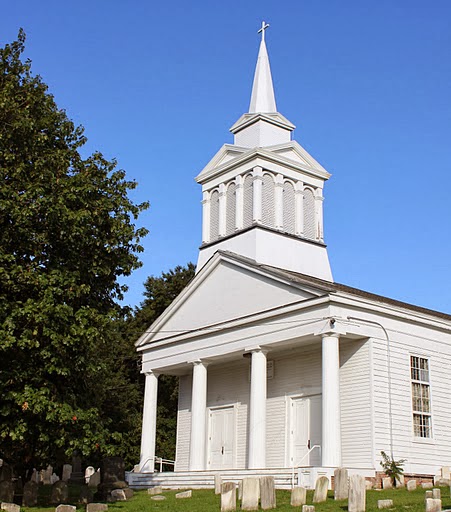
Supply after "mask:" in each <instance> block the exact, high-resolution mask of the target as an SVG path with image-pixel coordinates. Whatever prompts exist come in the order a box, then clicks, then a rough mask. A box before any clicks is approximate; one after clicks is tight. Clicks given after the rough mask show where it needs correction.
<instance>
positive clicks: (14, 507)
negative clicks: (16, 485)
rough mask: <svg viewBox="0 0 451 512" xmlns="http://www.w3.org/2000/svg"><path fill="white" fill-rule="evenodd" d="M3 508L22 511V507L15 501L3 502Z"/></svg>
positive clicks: (10, 511)
mask: <svg viewBox="0 0 451 512" xmlns="http://www.w3.org/2000/svg"><path fill="white" fill-rule="evenodd" d="M1 510H6V512H20V507H19V505H16V504H15V503H2V504H1Z"/></svg>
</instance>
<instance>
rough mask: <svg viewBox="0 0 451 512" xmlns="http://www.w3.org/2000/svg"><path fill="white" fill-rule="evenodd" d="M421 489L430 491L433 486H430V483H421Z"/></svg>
mask: <svg viewBox="0 0 451 512" xmlns="http://www.w3.org/2000/svg"><path fill="white" fill-rule="evenodd" d="M421 487H422V488H423V489H432V488H433V487H434V486H433V485H432V483H431V482H423V483H422V484H421Z"/></svg>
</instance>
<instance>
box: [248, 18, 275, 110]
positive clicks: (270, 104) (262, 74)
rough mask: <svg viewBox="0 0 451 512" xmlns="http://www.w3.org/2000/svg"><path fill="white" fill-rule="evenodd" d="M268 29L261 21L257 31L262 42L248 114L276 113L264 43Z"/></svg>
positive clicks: (267, 25)
mask: <svg viewBox="0 0 451 512" xmlns="http://www.w3.org/2000/svg"><path fill="white" fill-rule="evenodd" d="M268 27H269V24H267V23H265V22H264V21H263V22H262V27H261V29H260V30H259V31H258V32H259V33H261V35H262V40H261V43H260V50H259V52H258V59H257V66H256V68H255V75H254V84H253V86H252V95H251V104H250V106H249V113H250V114H254V113H270V112H277V107H276V98H275V96H274V87H273V85H272V77H271V68H270V66H269V57H268V51H267V50H266V43H265V30H266V29H267V28H268Z"/></svg>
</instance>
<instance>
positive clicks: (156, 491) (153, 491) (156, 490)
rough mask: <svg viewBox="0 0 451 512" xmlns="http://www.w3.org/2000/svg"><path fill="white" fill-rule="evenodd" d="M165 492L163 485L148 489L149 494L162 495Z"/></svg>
mask: <svg viewBox="0 0 451 512" xmlns="http://www.w3.org/2000/svg"><path fill="white" fill-rule="evenodd" d="M162 492H163V487H161V485H155V486H154V487H149V489H147V494H152V495H154V494H161V493H162Z"/></svg>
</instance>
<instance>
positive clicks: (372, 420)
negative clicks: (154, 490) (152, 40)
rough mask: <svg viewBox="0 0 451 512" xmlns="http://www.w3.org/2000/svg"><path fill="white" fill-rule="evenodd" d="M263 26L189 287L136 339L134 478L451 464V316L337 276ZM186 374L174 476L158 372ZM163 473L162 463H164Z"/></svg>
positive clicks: (205, 177) (370, 472)
mask: <svg viewBox="0 0 451 512" xmlns="http://www.w3.org/2000/svg"><path fill="white" fill-rule="evenodd" d="M265 28H266V26H262V30H261V34H262V40H261V44H260V50H259V54H258V61H257V66H256V70H255V76H254V83H253V88H252V95H251V101H250V107H249V112H248V113H246V114H243V115H242V116H241V117H240V119H238V121H237V122H236V123H235V124H234V125H233V126H232V128H231V132H232V133H233V135H234V143H233V144H224V146H222V148H221V149H220V150H219V151H218V152H217V153H216V155H215V156H214V157H213V159H212V160H211V161H210V162H209V163H208V165H207V166H206V167H205V168H204V169H203V170H202V171H201V172H200V174H199V175H198V176H197V178H196V180H197V182H198V183H199V184H200V185H202V193H203V200H202V208H203V221H202V245H201V247H200V252H199V259H198V265H197V273H196V276H195V278H194V279H193V280H192V281H191V283H190V284H189V285H188V286H187V287H186V288H185V290H184V291H183V292H182V293H181V294H180V295H179V296H178V297H177V299H176V300H175V301H174V302H173V303H172V304H171V306H169V308H168V309H167V310H166V311H165V312H164V313H163V314H162V315H161V316H160V317H159V318H158V319H157V321H156V322H155V323H154V324H153V325H152V326H150V328H149V329H148V331H146V332H145V333H144V334H143V335H142V336H141V338H140V339H139V340H138V342H137V350H138V351H139V352H140V353H141V354H142V369H143V370H142V371H143V373H144V374H145V376H146V385H145V399H144V400H145V401H144V415H143V425H142V443H141V460H140V463H139V465H138V467H137V468H136V469H135V472H133V473H130V474H129V476H128V478H129V481H130V484H131V485H132V486H135V487H139V486H144V485H149V484H151V483H154V484H156V483H163V485H168V486H169V485H173V486H183V485H184V484H186V485H190V486H191V487H195V486H196V482H197V483H198V485H199V486H202V485H206V484H209V483H210V484H211V483H212V482H213V475H214V474H215V473H217V472H220V473H221V474H222V475H223V476H224V475H225V476H228V478H230V479H234V478H235V479H238V478H242V477H243V476H246V475H254V474H272V475H275V476H276V482H277V483H278V485H279V486H282V487H283V486H288V485H291V484H294V485H304V486H307V487H309V486H310V487H311V486H312V485H313V484H314V482H315V480H316V477H317V476H318V475H328V476H330V475H332V474H333V471H334V469H335V468H337V467H346V468H348V469H349V470H350V472H351V473H352V472H354V473H359V474H362V475H365V476H366V477H367V478H371V477H372V478H375V477H377V474H378V473H379V474H380V473H381V471H382V468H381V466H380V461H381V455H380V454H381V451H382V450H383V451H385V452H386V453H387V454H389V455H392V456H393V457H394V458H395V459H401V458H403V459H406V463H405V465H404V468H405V473H406V474H407V475H415V476H416V477H417V478H425V477H428V476H429V477H430V476H431V475H435V474H436V473H437V471H438V470H439V469H440V467H441V466H445V465H449V464H450V463H451V428H450V425H451V404H450V396H451V395H450V384H449V382H450V370H451V315H448V314H444V313H440V312H437V311H432V310H428V309H425V308H421V307H417V306H414V305H411V304H406V303H403V302H399V301H396V300H392V299H389V298H387V297H382V296H379V295H374V294H372V293H368V292H365V291H362V290H358V289H355V288H351V287H349V286H346V285H343V284H339V283H336V282H335V281H334V280H333V277H332V272H331V268H330V264H329V259H328V255H327V247H326V245H325V242H324V238H323V199H324V196H323V189H324V185H325V182H326V181H327V180H328V178H329V176H330V175H329V173H328V172H327V171H326V170H325V169H324V168H323V167H322V166H321V165H320V164H319V163H318V162H317V161H316V160H315V159H314V158H313V157H312V156H311V155H310V154H309V153H307V151H306V150H305V149H304V148H303V147H302V146H301V145H300V144H299V143H298V142H296V141H295V140H293V139H292V132H293V130H294V128H295V126H294V125H293V124H292V123H291V122H290V121H289V120H288V119H287V118H286V117H284V116H283V115H282V114H280V113H279V112H278V111H277V107H276V101H275V96H274V90H273V84H272V78H271V71H270V64H269V59H268V53H267V49H266V44H265V37H264V35H265ZM162 374H169V375H175V376H178V377H179V383H180V384H179V404H178V418H177V450H176V460H175V467H174V472H169V473H158V472H155V467H156V466H155V458H156V456H158V453H155V435H156V413H157V388H158V377H159V375H162ZM157 469H158V467H157Z"/></svg>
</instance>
